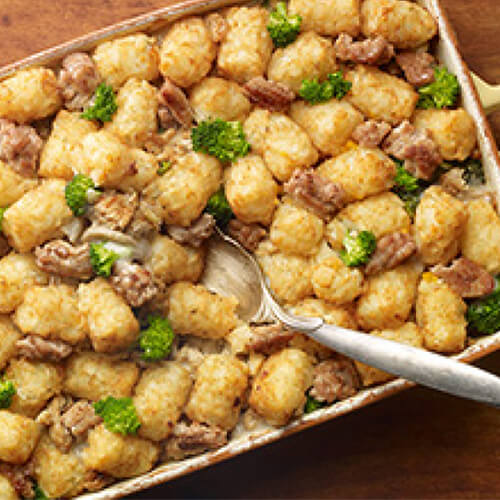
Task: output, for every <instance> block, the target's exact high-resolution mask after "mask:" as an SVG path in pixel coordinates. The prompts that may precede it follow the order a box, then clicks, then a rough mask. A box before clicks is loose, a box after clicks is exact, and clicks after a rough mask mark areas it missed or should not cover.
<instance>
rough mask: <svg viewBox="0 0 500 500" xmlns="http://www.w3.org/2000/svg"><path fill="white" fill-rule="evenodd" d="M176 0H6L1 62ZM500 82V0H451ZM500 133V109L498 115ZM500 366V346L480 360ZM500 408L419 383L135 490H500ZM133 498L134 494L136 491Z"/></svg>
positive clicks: (467, 41) (467, 50) (167, 494)
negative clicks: (237, 454) (282, 437)
mask: <svg viewBox="0 0 500 500" xmlns="http://www.w3.org/2000/svg"><path fill="white" fill-rule="evenodd" d="M167 1H168V0H1V6H0V26H1V28H0V66H1V65H2V64H5V63H7V62H9V61H13V60H16V59H18V58H21V57H23V56H26V55H28V54H30V53H33V52H36V51H38V50H41V49H43V48H46V47H50V46H52V45H54V44H56V43H59V42H62V41H65V40H68V39H71V38H73V37H75V36H77V35H80V34H84V33H85V32H88V31H90V30H92V29H95V28H99V27H102V26H106V25H108V24H111V23H113V22H116V21H118V20H122V19H126V18H128V17H131V16H134V15H137V14H140V13H143V12H146V11H148V10H150V9H152V8H157V7H160V6H162V5H165V4H166V3H167ZM443 3H444V4H445V6H446V7H447V8H448V10H449V14H450V17H451V19H452V22H453V24H454V26H455V28H456V30H457V32H458V36H459V39H460V42H461V45H462V51H463V54H464V55H465V58H466V60H467V62H468V64H469V65H470V67H471V68H472V69H473V70H474V71H476V72H477V73H478V74H479V75H481V76H482V77H483V78H485V79H486V80H488V81H490V82H492V83H493V82H497V83H500V49H499V48H498V46H499V45H498V36H499V34H500V33H499V27H500V25H499V22H500V21H499V19H500V2H498V0H474V1H471V0H443ZM492 124H493V126H494V131H495V134H496V137H497V140H500V113H498V114H497V116H494V117H492ZM479 365H480V366H482V367H484V368H486V369H489V370H491V371H495V372H496V373H498V374H500V353H497V354H494V355H492V356H490V357H489V358H488V359H486V360H483V361H482V362H480V363H479ZM499 426H500V412H498V411H496V410H493V409H491V408H487V407H485V406H482V405H479V404H474V403H470V402H466V401H460V400H457V399H454V398H452V397H448V396H444V395H441V394H437V393H435V392H433V391H430V390H426V389H420V388H419V389H413V390H411V391H407V392H405V393H402V394H400V395H398V396H396V397H393V398H392V399H390V400H387V401H382V402H380V403H378V404H376V405H373V406H372V407H369V408H366V409H364V410H362V411H360V412H358V413H355V414H351V415H348V416H345V417H342V418H340V419H338V420H335V421H332V422H329V423H326V424H323V425H322V426H320V427H317V428H315V429H312V430H309V431H306V432H303V433H301V434H298V435H296V436H292V437H290V438H288V439H286V440H284V441H282V442H280V443H277V444H274V445H271V446H267V447H265V448H262V449H260V450H257V451H254V452H251V453H247V454H246V455H244V456H241V457H238V458H236V459H233V460H232V461H229V462H226V463H222V464H219V465H217V466H215V467H212V468H210V469H206V470H204V471H201V472H199V473H196V474H194V475H191V476H187V477H184V478H181V479H179V480H177V481H173V482H171V483H170V484H167V485H165V486H161V487H158V488H155V489H153V490H150V491H148V492H144V493H141V494H138V495H135V496H134V497H133V498H141V499H153V498H155V499H159V498H181V497H182V498H186V497H194V498H500V474H499V472H500V431H499ZM131 498H132V497H131Z"/></svg>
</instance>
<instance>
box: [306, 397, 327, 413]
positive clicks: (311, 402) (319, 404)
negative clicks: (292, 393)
mask: <svg viewBox="0 0 500 500" xmlns="http://www.w3.org/2000/svg"><path fill="white" fill-rule="evenodd" d="M325 406H326V403H325V402H323V401H318V400H317V399H315V398H313V397H312V396H311V395H309V394H308V395H307V400H306V404H305V405H304V413H306V414H307V413H312V412H313V411H316V410H319V409H320V408H324V407H325Z"/></svg>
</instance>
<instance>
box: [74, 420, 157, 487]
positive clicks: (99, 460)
mask: <svg viewBox="0 0 500 500" xmlns="http://www.w3.org/2000/svg"><path fill="white" fill-rule="evenodd" d="M88 442H89V445H88V447H87V448H85V449H84V450H83V454H82V456H83V462H84V464H85V465H86V467H88V468H89V469H93V470H96V471H99V472H102V473H104V474H109V475H110V476H113V477H116V478H125V477H134V476H140V475H141V474H144V473H146V472H148V471H149V470H151V469H152V467H153V465H154V464H155V462H156V460H157V459H158V455H159V453H160V449H159V447H158V446H157V445H156V444H154V443H152V442H151V441H148V440H147V439H142V438H138V437H136V436H123V435H121V434H116V433H115V432H111V431H108V430H107V429H106V427H104V425H102V424H101V425H99V426H97V427H96V428H95V429H92V430H91V431H90V432H89V438H88Z"/></svg>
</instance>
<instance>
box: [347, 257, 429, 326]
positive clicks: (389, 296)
mask: <svg viewBox="0 0 500 500" xmlns="http://www.w3.org/2000/svg"><path fill="white" fill-rule="evenodd" d="M421 271H422V266H421V265H420V264H419V263H416V262H408V263H406V264H403V265H401V266H398V267H396V268H395V269H392V270H390V271H386V272H383V273H381V274H378V275H376V276H371V277H370V278H368V280H367V282H366V291H365V293H363V295H361V297H360V299H359V300H358V305H357V309H356V317H357V320H358V323H359V324H360V325H361V327H362V328H363V329H364V330H368V331H369V330H383V329H386V328H398V327H400V326H401V325H402V324H403V323H404V322H405V321H406V320H407V319H408V317H409V315H410V312H411V309H412V307H413V304H414V303H415V298H416V296H417V285H418V281H419V279H420V273H421Z"/></svg>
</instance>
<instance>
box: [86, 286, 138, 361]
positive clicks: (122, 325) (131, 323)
mask: <svg viewBox="0 0 500 500" xmlns="http://www.w3.org/2000/svg"><path fill="white" fill-rule="evenodd" d="M78 307H79V309H80V312H81V314H83V315H84V316H86V317H87V321H88V328H89V337H90V341H91V342H92V346H93V348H94V350H95V351H96V352H117V351H121V350H123V349H127V348H128V347H130V345H131V344H132V343H133V342H134V341H135V340H136V339H137V337H138V336H139V322H138V321H137V319H136V318H135V316H134V313H133V312H132V309H130V307H129V305H128V304H127V302H125V299H124V298H123V297H121V295H118V294H117V293H116V292H115V290H114V289H113V287H112V286H111V285H110V284H109V282H108V281H107V280H105V279H102V278H97V279H96V280H94V281H92V282H90V283H82V284H81V285H80V286H79V287H78Z"/></svg>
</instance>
